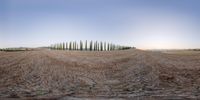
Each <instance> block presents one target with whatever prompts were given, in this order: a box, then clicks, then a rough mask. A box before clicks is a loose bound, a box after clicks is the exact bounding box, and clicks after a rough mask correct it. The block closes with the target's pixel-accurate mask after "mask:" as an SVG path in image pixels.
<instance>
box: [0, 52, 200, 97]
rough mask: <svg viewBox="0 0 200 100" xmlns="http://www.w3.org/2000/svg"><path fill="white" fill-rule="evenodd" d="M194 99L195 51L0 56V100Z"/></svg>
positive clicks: (199, 67) (198, 58) (197, 80)
mask: <svg viewBox="0 0 200 100" xmlns="http://www.w3.org/2000/svg"><path fill="white" fill-rule="evenodd" d="M1 99H3V100H4V99H8V100H18V99H24V100H26V99H30V100H32V99H34V100H35V99H41V100H49V99H51V100H93V99H95V100H105V99H108V100H127V99H130V100H134V99H136V100H161V99H164V100H168V99H176V100H182V99H194V100H196V99H200V52H198V51H196V52H190V53H188V54H180V53H178V54H177V53H162V52H151V51H141V50H134V49H131V50H124V51H107V52H106V51H103V52H87V51H82V52H81V51H70V52H69V51H56V50H55V51H50V50H35V51H19V52H0V100H1Z"/></svg>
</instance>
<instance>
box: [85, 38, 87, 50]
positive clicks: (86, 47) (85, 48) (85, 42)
mask: <svg viewBox="0 0 200 100" xmlns="http://www.w3.org/2000/svg"><path fill="white" fill-rule="evenodd" d="M85 50H86V51H87V40H86V41H85Z"/></svg>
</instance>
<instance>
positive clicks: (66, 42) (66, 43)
mask: <svg viewBox="0 0 200 100" xmlns="http://www.w3.org/2000/svg"><path fill="white" fill-rule="evenodd" d="M66 50H68V43H67V42H66Z"/></svg>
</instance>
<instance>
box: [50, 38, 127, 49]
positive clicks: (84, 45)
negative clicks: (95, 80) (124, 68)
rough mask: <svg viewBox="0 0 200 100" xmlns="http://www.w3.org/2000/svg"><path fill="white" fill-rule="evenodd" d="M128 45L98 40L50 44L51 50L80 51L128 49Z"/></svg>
mask: <svg viewBox="0 0 200 100" xmlns="http://www.w3.org/2000/svg"><path fill="white" fill-rule="evenodd" d="M130 48H131V47H128V46H120V45H115V44H113V43H107V42H102V41H101V42H98V41H95V42H93V41H89V42H88V41H87V40H86V41H85V42H83V41H80V42H76V41H70V42H63V43H57V44H52V45H51V46H50V49H51V50H80V51H112V50H125V49H130Z"/></svg>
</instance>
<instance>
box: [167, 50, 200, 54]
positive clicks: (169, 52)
mask: <svg viewBox="0 0 200 100" xmlns="http://www.w3.org/2000/svg"><path fill="white" fill-rule="evenodd" d="M163 53H167V54H178V55H195V54H200V51H193V50H169V51H164V52H163Z"/></svg>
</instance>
